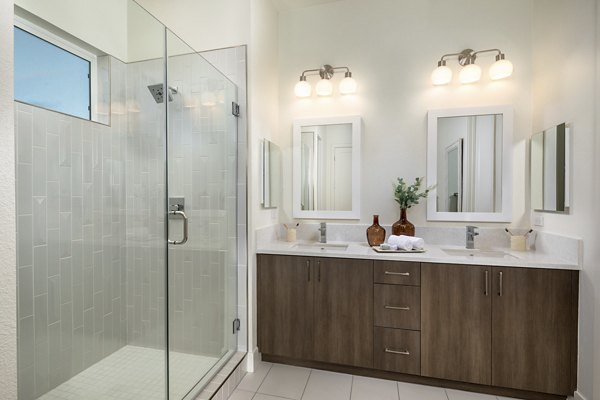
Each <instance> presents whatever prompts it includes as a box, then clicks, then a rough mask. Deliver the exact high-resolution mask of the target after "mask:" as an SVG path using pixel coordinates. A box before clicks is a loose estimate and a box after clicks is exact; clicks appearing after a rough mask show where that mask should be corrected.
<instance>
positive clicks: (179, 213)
mask: <svg viewBox="0 0 600 400" xmlns="http://www.w3.org/2000/svg"><path fill="white" fill-rule="evenodd" d="M169 215H173V216H180V217H181V218H183V239H181V240H169V244H173V245H177V244H184V243H185V242H187V241H188V217H187V215H185V213H184V212H183V211H169Z"/></svg>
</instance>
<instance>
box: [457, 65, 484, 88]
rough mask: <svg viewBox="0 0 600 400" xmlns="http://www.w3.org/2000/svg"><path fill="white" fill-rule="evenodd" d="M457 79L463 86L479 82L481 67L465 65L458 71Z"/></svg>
mask: <svg viewBox="0 0 600 400" xmlns="http://www.w3.org/2000/svg"><path fill="white" fill-rule="evenodd" d="M458 79H459V80H460V83H463V84H468V83H475V82H479V80H480V79H481V67H480V66H479V65H477V64H469V65H465V66H464V67H463V69H461V70H460V74H459V75H458Z"/></svg>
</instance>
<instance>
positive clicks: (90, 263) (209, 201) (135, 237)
mask: <svg viewBox="0 0 600 400" xmlns="http://www.w3.org/2000/svg"><path fill="white" fill-rule="evenodd" d="M224 52H227V53H228V54H229V55H230V56H231V57H227V56H225V57H222V56H220V55H218V52H217V53H214V54H216V55H213V57H216V58H218V59H220V60H223V61H224V62H225V63H228V62H229V63H232V62H233V63H234V64H235V65H236V67H237V66H239V63H238V60H239V61H240V63H241V62H242V61H243V68H244V69H243V70H239V69H235V74H232V75H237V79H238V81H239V80H243V81H244V83H243V86H242V87H243V92H242V93H240V95H243V96H244V98H245V48H241V50H237V51H236V49H226V50H224ZM178 59H179V60H178ZM185 59H189V60H196V61H189V60H188V61H185ZM232 60H235V61H232ZM179 62H181V65H182V68H181V69H180V72H182V73H183V74H185V73H188V74H189V73H190V71H192V69H193V68H201V66H202V64H203V62H202V61H201V60H200V58H199V57H198V56H189V57H175V58H173V59H172V60H171V65H170V67H171V68H172V70H173V72H174V73H175V74H174V75H173V76H172V78H171V79H172V80H177V79H179V80H180V81H181V85H180V86H181V88H182V91H183V92H184V93H186V95H187V94H190V92H191V91H193V90H194V89H193V88H192V86H193V85H192V84H186V83H185V82H184V80H185V79H188V78H190V79H192V80H193V79H194V76H189V75H188V76H183V75H182V76H180V77H177V76H176V75H177V74H176V71H177V69H178V68H177V63H179ZM192 63H197V65H192ZM191 68H192V69H191ZM208 70H209V69H208V68H206V67H204V71H205V72H207V71H208ZM230 72H231V71H230ZM238 72H239V73H238ZM242 72H243V74H242ZM111 74H112V82H111V92H112V107H111V108H112V114H111V125H110V126H106V125H102V124H97V123H93V122H89V121H83V120H80V119H77V118H73V117H69V116H65V115H62V114H58V113H54V112H51V111H47V110H43V109H40V108H37V107H31V106H28V105H24V104H18V105H17V110H16V114H17V115H16V117H17V120H18V122H17V139H18V144H17V146H18V148H17V152H18V154H17V156H18V160H17V162H18V165H17V173H18V179H19V180H18V183H17V188H18V202H19V203H20V204H21V205H20V206H19V209H18V210H17V212H18V224H19V229H18V230H19V232H18V235H19V241H18V242H19V277H20V281H19V316H20V320H19V346H20V348H19V382H20V384H21V388H20V396H22V398H23V399H28V398H35V397H37V396H39V395H41V394H43V393H45V392H47V391H48V390H49V389H51V388H54V387H56V386H57V385H59V384H61V383H62V382H65V381H66V380H68V379H69V378H71V377H72V376H74V375H76V374H77V373H79V372H81V371H82V370H84V369H85V368H88V367H89V366H91V365H93V364H95V363H96V362H98V361H99V360H101V359H103V358H105V357H107V356H108V355H110V354H111V353H113V352H114V351H116V350H119V349H121V350H123V349H124V348H123V346H125V345H136V346H144V347H146V348H148V350H150V348H154V349H161V348H163V347H164V346H163V343H164V342H163V341H164V329H163V326H164V320H163V318H164V280H163V279H164V277H163V274H162V272H161V271H163V270H162V268H163V267H162V265H164V242H163V240H162V237H163V232H164V231H163V227H162V222H163V220H162V218H163V210H164V202H163V199H164V184H163V183H164V182H161V181H164V178H163V176H162V171H164V170H163V168H164V161H163V160H162V158H161V157H162V154H164V148H161V146H162V140H161V135H162V129H163V126H162V125H161V118H162V114H161V113H162V110H163V108H162V107H160V105H157V104H156V103H155V102H154V100H153V99H152V97H151V96H150V94H149V92H148V89H147V87H146V86H147V85H149V84H153V83H157V82H160V81H161V79H162V74H163V70H162V63H160V62H156V61H146V62H143V63H134V64H128V65H125V64H123V63H121V62H119V61H117V60H115V59H111ZM194 74H197V77H198V79H199V80H200V77H201V74H202V70H197V71H194ZM240 75H243V78H242V77H241V76H240ZM215 79H216V78H215ZM188 82H192V81H188ZM196 83H198V82H196ZM186 86H187V88H186ZM200 89H202V88H200ZM194 95H195V96H197V97H199V96H200V93H199V92H198V93H195V94H194ZM179 100H180V101H181V103H180V105H179V106H178V105H177V103H176V102H174V104H173V106H172V107H170V111H171V112H172V114H171V116H172V117H173V121H172V125H171V127H170V128H171V129H172V131H173V140H174V142H175V145H174V146H173V150H174V151H175V153H174V154H172V155H173V156H175V159H177V158H179V160H176V161H175V162H174V163H173V164H174V165H178V162H179V163H180V164H179V165H183V168H189V169H187V170H185V173H184V174H183V176H184V178H183V179H182V180H179V183H180V184H181V183H183V186H179V187H178V186H177V182H178V179H177V177H176V176H171V179H172V180H173V182H175V183H174V185H173V186H172V187H171V188H170V189H177V190H179V189H183V190H182V194H183V195H184V196H185V197H186V206H188V207H191V212H192V216H191V218H190V219H191V221H194V220H196V221H199V220H202V224H205V223H208V226H209V228H208V229H207V230H206V231H205V232H203V231H202V227H201V226H200V224H196V225H194V222H191V228H190V230H191V233H192V234H193V233H197V234H198V237H201V239H196V240H194V239H190V245H191V246H193V247H192V248H191V249H190V250H189V251H186V250H179V251H176V252H171V256H170V257H171V263H172V264H171V265H172V266H173V268H172V269H171V271H170V272H171V274H172V275H171V276H170V279H171V282H172V283H173V286H172V287H171V289H173V291H172V292H173V293H175V294H176V296H174V299H173V300H174V301H172V302H171V304H170V314H171V315H172V316H174V318H173V319H171V323H172V325H173V330H172V332H173V333H172V336H171V337H172V341H171V344H172V348H173V349H174V350H176V351H177V350H178V351H180V352H185V353H189V354H194V355H198V356H200V355H201V356H204V357H215V356H216V357H220V356H221V355H222V354H223V353H224V352H225V351H226V350H227V349H228V348H231V347H232V346H233V347H235V343H225V336H224V335H223V333H222V332H223V329H225V332H230V329H231V321H229V320H227V321H226V320H225V319H226V318H225V314H226V312H229V311H231V315H233V314H234V313H235V311H236V309H237V311H240V310H241V311H242V312H243V314H240V317H241V318H243V319H244V320H245V282H246V273H245V271H246V267H245V258H246V257H245V237H246V234H245V229H246V226H245V221H246V219H245V193H246V190H245V182H246V181H245V179H246V178H245V147H246V146H245V137H246V135H245V133H246V132H245V124H244V125H243V131H240V134H239V138H240V142H241V143H240V144H239V148H236V143H235V141H236V137H235V136H231V135H230V136H229V137H227V138H226V139H227V141H225V131H231V130H232V126H227V127H226V126H216V125H215V124H217V122H216V121H217V119H218V118H219V117H221V119H223V118H224V115H219V114H218V111H217V113H215V112H214V110H215V109H217V108H218V107H214V109H213V111H207V110H206V109H205V108H206V107H202V106H199V107H196V108H191V107H190V108H187V107H182V105H183V98H180V99H179ZM176 101H177V100H176ZM240 101H241V102H243V104H245V101H244V99H241V100H240ZM222 109H223V110H226V111H225V112H227V111H228V110H229V105H227V104H225V105H224V107H222ZM211 112H212V114H211ZM178 113H179V114H178ZM222 114H223V112H222ZM230 123H231V124H235V123H236V121H235V119H233V118H231V119H230ZM240 126H242V124H240ZM207 129H216V130H217V131H218V132H217V133H216V134H214V133H213V134H210V133H208V132H207V131H206V130H207ZM178 132H179V133H180V135H178ZM192 138H194V139H193V140H192ZM196 138H197V139H199V140H198V141H196ZM180 139H181V140H182V141H181V142H179V143H178V142H177V141H178V140H180ZM215 142H216V143H215ZM177 144H179V145H180V147H179V149H178V148H177ZM205 144H209V145H210V144H212V145H213V148H212V150H215V149H216V146H218V145H219V144H220V145H221V150H223V151H221V152H217V151H209V152H205V153H204V154H199V152H197V151H191V148H190V146H193V145H196V146H202V145H205ZM196 149H197V150H201V147H196ZM236 151H237V152H238V153H239V154H240V155H244V158H243V159H241V160H240V162H239V164H238V171H243V172H244V175H243V176H241V175H240V174H239V173H238V174H237V181H236V174H235V164H232V161H231V159H232V157H231V156H235V152H236ZM224 155H229V156H230V157H229V158H228V160H229V162H223V163H222V164H218V163H219V161H220V160H221V159H222V158H223V156H224ZM178 156H179V157H178ZM195 157H198V158H199V162H200V164H193V163H196V162H198V160H197V159H195ZM233 158H235V157H233ZM225 159H227V158H226V157H225ZM211 160H212V161H211ZM224 161H225V160H224ZM211 162H212V164H211ZM191 164H193V165H191ZM202 168H208V169H209V171H210V168H217V169H218V171H214V170H212V171H211V172H210V173H212V172H216V173H217V176H218V177H220V178H227V179H225V180H224V182H225V183H226V185H227V189H226V188H225V185H223V182H221V186H222V187H221V188H219V187H218V182H216V181H215V182H205V181H202V178H203V176H202V172H201V170H202ZM187 178H189V179H187ZM204 178H205V179H208V178H207V176H206V175H204ZM186 179H187V180H186ZM192 179H193V183H194V184H193V185H192ZM198 179H199V180H200V181H199V182H200V184H199V185H198V184H197V182H198ZM204 183H207V184H206V185H204ZM211 183H212V185H211ZM186 185H187V186H186ZM195 187H199V188H200V189H201V190H200V191H197V190H196V191H195V190H194V188H195ZM211 189H212V192H211ZM236 189H237V190H238V193H240V194H242V195H243V196H240V197H243V198H242V199H239V200H238V204H236V203H235V194H236ZM171 193H173V191H171ZM236 212H237V213H238V214H239V220H240V223H239V224H238V225H237V226H236V225H235V218H232V216H235V213H236ZM227 221H229V222H227ZM232 221H233V222H232ZM125 222H127V223H126V224H125ZM228 224H229V225H228ZM221 227H223V228H224V229H221ZM125 228H126V229H125ZM175 232H178V231H177V229H175ZM242 232H243V235H241V236H240V240H239V242H240V243H239V250H238V251H240V257H239V260H240V261H239V262H238V260H237V259H236V258H235V247H236V241H235V235H236V233H237V234H240V233H242ZM206 244H210V245H212V246H213V250H214V249H216V250H215V251H207V249H206V248H207V247H209V246H206ZM226 254H228V255H229V256H228V258H227V263H226V264H225V265H226V266H227V273H228V274H229V275H228V276H229V277H230V278H231V279H226V277H227V275H225V272H224V271H223V270H222V269H221V270H219V269H217V268H215V266H216V265H218V262H220V261H222V258H223V257H225V255H226ZM46 260H47V261H46ZM236 274H237V275H238V276H239V279H241V281H240V282H241V284H240V285H239V287H240V289H241V291H240V293H239V294H238V296H237V297H236V296H233V297H232V301H233V303H232V302H230V303H227V304H223V291H224V290H229V291H234V292H235V291H237V286H236V285H235V278H236ZM219 288H220V289H219ZM200 295H202V297H199V296H200ZM233 299H235V300H237V299H240V300H239V303H237V302H235V301H234V300H233ZM217 303H220V308H219V307H215V305H216V304H217ZM46 310H48V312H46ZM186 312H187V315H186ZM244 323H245V321H244ZM184 332H185V334H184ZM219 332H220V333H219ZM239 336H240V338H239V341H240V343H243V345H244V348H245V347H246V346H245V334H244V336H243V338H242V337H241V336H242V335H239ZM228 337H231V339H232V340H233V338H234V336H233V335H231V336H228ZM127 347H133V346H127ZM161 353H162V352H161ZM201 358H202V357H199V358H198V363H197V368H196V369H195V370H196V374H197V376H196V380H197V379H199V378H200V377H201V376H202V375H203V374H204V372H206V371H207V369H206V368H203V367H201V365H202V364H203V362H202V360H201ZM174 361H177V359H174ZM103 362H104V360H103ZM160 365H161V366H162V365H164V361H161V362H160ZM53 367H54V368H53ZM188 367H189V366H188V365H187V364H186V363H179V362H175V365H173V364H172V369H175V370H176V373H174V374H172V376H173V377H176V376H178V375H179V374H180V373H181V374H185V373H186V371H187V370H188V369H189V368H188ZM122 378H123V379H125V380H126V381H127V380H128V379H129V380H130V378H131V377H129V378H128V377H127V376H125V375H122ZM123 389H127V386H124V387H123ZM129 389H132V390H133V389H135V388H131V387H130V388H129ZM20 398H21V397H20Z"/></svg>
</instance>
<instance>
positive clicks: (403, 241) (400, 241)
mask: <svg viewBox="0 0 600 400" xmlns="http://www.w3.org/2000/svg"><path fill="white" fill-rule="evenodd" d="M388 243H389V244H390V246H397V247H398V250H405V251H408V250H412V249H413V245H412V243H411V241H410V237H408V236H396V235H391V236H390V237H389V238H388Z"/></svg>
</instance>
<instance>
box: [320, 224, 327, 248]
mask: <svg viewBox="0 0 600 400" xmlns="http://www.w3.org/2000/svg"><path fill="white" fill-rule="evenodd" d="M318 231H319V232H321V235H320V236H319V243H327V222H321V227H320V228H319V229H318Z"/></svg>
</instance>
